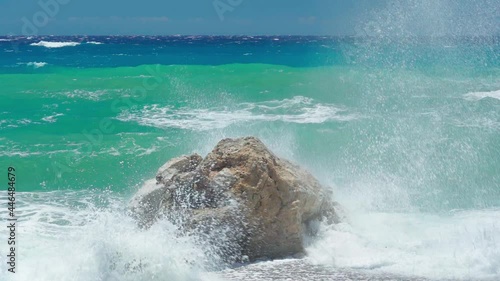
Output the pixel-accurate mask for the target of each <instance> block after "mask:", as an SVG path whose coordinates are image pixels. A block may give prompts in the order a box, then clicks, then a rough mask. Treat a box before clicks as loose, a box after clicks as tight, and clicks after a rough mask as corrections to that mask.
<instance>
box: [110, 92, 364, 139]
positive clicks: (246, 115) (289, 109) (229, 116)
mask: <svg viewBox="0 0 500 281" xmlns="http://www.w3.org/2000/svg"><path fill="white" fill-rule="evenodd" d="M358 117H359V116H358V115H356V114H350V113H347V110H346V109H345V108H342V107H340V106H337V105H334V104H321V103H316V102H314V100H312V99H310V98H306V97H302V96H296V97H294V98H292V99H284V100H273V101H267V102H261V103H241V104H240V105H238V106H236V107H235V108H233V109H228V108H208V109H200V108H198V109H191V108H180V109H176V108H173V107H171V106H160V105H158V104H155V105H150V106H145V107H144V108H142V109H140V110H135V111H134V110H130V111H125V112H122V113H121V114H120V115H119V116H118V117H117V119H118V120H120V121H124V122H137V123H138V124H140V125H144V126H151V127H158V128H178V129H188V130H194V131H204V130H211V129H223V128H226V127H228V126H231V125H234V124H237V123H244V122H252V121H254V122H258V121H270V122H272V121H281V122H285V123H297V124H321V123H325V122H329V121H338V122H346V121H350V120H354V119H357V118H358Z"/></svg>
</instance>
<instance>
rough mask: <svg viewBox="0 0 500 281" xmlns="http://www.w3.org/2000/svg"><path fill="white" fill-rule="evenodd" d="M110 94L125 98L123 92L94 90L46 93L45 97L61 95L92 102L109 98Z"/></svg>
mask: <svg viewBox="0 0 500 281" xmlns="http://www.w3.org/2000/svg"><path fill="white" fill-rule="evenodd" d="M112 93H120V94H121V95H122V97H125V96H126V93H123V91H120V90H118V91H115V90H95V91H87V90H72V91H65V92H56V93H53V92H52V93H47V94H46V95H47V96H50V97H53V96H55V95H62V96H66V97H68V98H79V99H86V100H92V101H99V100H103V99H105V98H106V97H108V98H111V94H112Z"/></svg>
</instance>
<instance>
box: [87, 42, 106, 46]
mask: <svg viewBox="0 0 500 281" xmlns="http://www.w3.org/2000/svg"><path fill="white" fill-rule="evenodd" d="M87 44H92V45H102V44H104V43H101V42H96V41H89V42H87Z"/></svg>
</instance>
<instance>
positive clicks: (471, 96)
mask: <svg viewBox="0 0 500 281" xmlns="http://www.w3.org/2000/svg"><path fill="white" fill-rule="evenodd" d="M464 97H465V99H467V100H482V99H485V98H492V99H497V100H500V90H497V91H491V92H473V93H468V94H465V95H464Z"/></svg>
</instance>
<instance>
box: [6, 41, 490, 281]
mask: <svg viewBox="0 0 500 281" xmlns="http://www.w3.org/2000/svg"><path fill="white" fill-rule="evenodd" d="M5 40H11V41H2V42H0V49H3V50H4V52H3V53H0V64H2V71H1V74H0V85H2V91H1V92H0V100H1V103H0V163H1V167H4V169H6V168H7V167H8V166H9V165H11V166H14V167H15V168H16V170H17V178H18V179H17V188H18V192H19V194H18V196H19V199H18V200H19V202H20V203H19V204H20V207H19V209H18V215H19V216H20V217H21V222H20V225H22V228H20V233H19V234H18V235H19V237H21V238H20V239H22V240H20V241H21V242H22V243H21V244H20V249H21V250H20V255H21V256H20V258H19V259H20V261H21V262H20V269H19V270H20V272H21V274H19V275H16V278H17V279H16V280H70V276H73V277H74V278H76V279H71V280H166V279H161V278H160V277H158V276H170V278H171V279H168V280H199V279H196V278H198V277H199V276H198V275H196V272H204V271H205V270H207V268H208V269H209V268H210V266H209V265H207V264H210V263H211V262H205V260H210V259H216V258H215V257H213V256H206V253H204V252H200V250H199V248H200V246H199V243H202V242H200V241H196V239H195V240H192V239H191V238H173V237H174V236H175V234H174V230H173V226H171V225H169V223H168V222H163V223H162V224H160V225H159V226H157V227H156V228H153V229H152V230H149V231H148V232H143V231H140V230H139V229H137V228H136V227H135V225H134V223H133V222H132V221H131V220H130V219H129V218H128V217H127V216H126V215H125V213H124V208H125V207H126V203H127V200H128V199H129V198H130V196H131V194H132V193H133V192H134V191H135V190H137V188H139V187H140V186H141V185H142V184H143V183H144V181H145V180H148V179H150V178H153V177H154V175H155V172H156V170H157V169H158V167H160V166H161V165H162V164H163V163H165V162H166V161H167V160H168V159H170V158H172V157H175V156H179V155H181V154H188V153H192V152H198V153H201V154H206V153H208V152H209V151H210V150H211V149H212V148H213V146H214V145H215V144H216V143H217V142H218V141H219V140H220V139H222V138H225V137H240V136H248V135H254V136H258V137H259V138H261V139H262V140H263V141H264V143H266V144H267V145H268V146H269V147H270V148H271V149H272V150H274V151H275V152H276V153H277V154H278V155H280V156H282V157H285V158H288V159H291V160H293V161H295V162H297V163H299V164H301V165H303V166H304V167H306V168H307V169H309V170H310V171H311V172H312V173H313V174H314V175H315V176H316V177H318V178H319V179H320V180H321V181H322V182H323V183H324V184H325V185H326V186H328V187H329V188H331V189H333V191H334V194H335V199H336V200H337V201H339V202H340V203H341V204H342V205H344V206H345V208H346V212H347V214H348V217H349V221H348V222H347V223H345V224H341V225H340V226H338V228H335V229H325V230H324V233H323V238H322V239H320V240H319V241H318V242H317V243H316V244H313V245H311V247H310V249H309V257H310V258H311V259H312V260H313V261H314V262H316V263H320V264H326V265H328V266H336V267H344V268H354V269H364V270H373V271H377V270H380V271H387V272H395V273H399V274H408V275H417V276H426V277H429V278H452V279H456V278H465V279H475V278H493V279H494V278H499V277H500V269H499V268H500V237H499V236H498V233H500V232H499V230H500V224H499V223H498V222H499V221H500V211H499V210H500V92H499V91H500V60H499V58H498V54H499V53H500V45H499V43H498V38H486V39H485V38H461V39H460V40H457V39H454V40H452V39H446V40H445V39H441V40H437V39H434V40H427V39H426V40H424V39H421V40H420V39H419V40H415V41H411V42H409V43H408V42H404V44H403V43H401V45H398V44H395V43H394V42H376V43H374V42H373V41H369V40H366V39H365V40H361V39H355V38H344V39H342V38H328V37H233V38H223V37H220V38H219V37H188V38H185V37H140V38H129V37H111V38H107V37H91V38H90V37H60V38H59V37H43V38H30V39H26V38H5ZM12 42H15V44H13V43H12ZM39 42H42V43H39ZM47 42H75V43H77V44H79V45H76V46H65V47H60V48H54V43H53V44H52V45H51V44H49V43H47ZM88 42H100V43H102V44H92V43H88ZM57 44H59V45H61V43H55V45H57ZM16 48H17V49H16ZM214 54H216V55H214ZM2 196H3V195H2ZM2 199H4V197H2ZM4 211H5V210H2V212H1V213H0V214H2V218H3V217H5V216H6V214H5V212H4ZM116 233H121V234H123V235H121V236H120V237H116ZM2 237H3V232H2ZM75 240H76V241H77V242H75ZM137 241H140V243H139V244H140V245H137ZM172 241H176V242H175V243H173V242H172ZM4 244H5V243H4ZM3 246H4V245H3V244H2V247H3ZM53 252H57V253H58V254H57V255H53V254H50V253H53ZM166 252H169V254H165V253H166ZM174 252H175V253H174ZM2 253H3V252H2ZM179 257H182V258H184V260H183V259H180V258H179ZM2 258H3V255H2ZM42 258H43V259H42ZM137 259H140V260H143V259H144V260H147V261H148V264H149V265H150V266H149V267H147V268H146V269H145V270H144V271H142V272H131V271H130V270H128V269H127V268H129V267H130V264H131V263H133V261H135V260H137ZM200 260H201V261H203V262H200ZM193 264H194V265H193ZM415 264H419V265H420V266H419V267H418V268H415ZM127 265H128V267H127ZM45 266H47V267H48V268H50V269H48V270H47V269H45ZM4 267H5V265H2V266H1V267H0V268H1V269H2V274H3V273H4V272H6V270H4V269H5V268H4ZM193 267H194V269H193ZM40 272H43V273H40ZM40 274H41V275H40ZM193 274H195V275H196V276H198V277H193ZM200 274H201V273H200ZM35 276H38V277H37V278H38V279H37V278H35ZM75 276H76V277H75ZM162 278H163V277H162ZM189 278H194V279H189Z"/></svg>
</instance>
